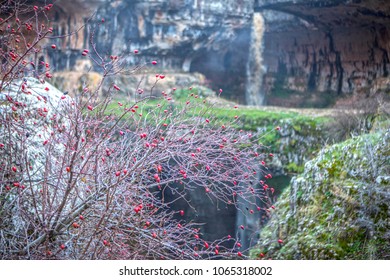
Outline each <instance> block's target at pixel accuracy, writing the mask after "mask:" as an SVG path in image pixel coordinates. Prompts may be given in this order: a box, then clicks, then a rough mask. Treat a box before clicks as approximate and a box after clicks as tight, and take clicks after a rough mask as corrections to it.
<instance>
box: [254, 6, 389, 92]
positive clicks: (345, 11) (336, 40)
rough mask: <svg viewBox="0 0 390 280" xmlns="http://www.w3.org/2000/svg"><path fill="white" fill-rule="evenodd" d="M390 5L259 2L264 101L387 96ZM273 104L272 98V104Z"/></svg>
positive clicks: (257, 7) (257, 9)
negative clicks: (300, 95)
mask: <svg viewBox="0 0 390 280" xmlns="http://www.w3.org/2000/svg"><path fill="white" fill-rule="evenodd" d="M389 8H390V3H389V2H387V1H379V0H377V1H376V0H374V1H343V0H333V1H318V0H316V1H304V0H300V1H283V0H279V1H272V0H259V1H257V3H256V11H261V12H262V13H263V14H264V17H265V19H266V22H267V27H268V29H267V31H266V34H265V36H264V44H265V47H264V50H265V53H264V61H265V64H266V67H267V74H266V75H265V82H264V83H265V84H266V90H268V95H269V96H272V95H275V94H276V95H278V94H280V92H281V91H286V90H287V91H289V93H290V94H291V93H294V91H295V92H307V91H312V92H323V93H326V92H327V93H329V92H334V93H337V94H341V93H355V94H358V93H369V92H370V90H372V91H373V93H374V92H376V91H378V90H387V86H383V80H387V78H388V75H389V66H390V60H389V51H390V12H389V11H390V9H389ZM271 99H272V98H271Z"/></svg>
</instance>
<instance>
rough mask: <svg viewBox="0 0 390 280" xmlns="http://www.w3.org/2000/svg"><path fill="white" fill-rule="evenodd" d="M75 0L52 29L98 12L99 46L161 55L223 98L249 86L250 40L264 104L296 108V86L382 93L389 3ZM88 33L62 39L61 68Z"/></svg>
mask: <svg viewBox="0 0 390 280" xmlns="http://www.w3.org/2000/svg"><path fill="white" fill-rule="evenodd" d="M72 3H73V4H72V5H71V4H70V3H69V2H68V1H64V0H61V1H58V5H57V10H56V13H55V19H54V20H55V22H56V23H57V24H56V25H57V29H56V31H57V32H58V33H59V34H66V33H68V32H71V31H74V30H75V29H77V27H80V26H82V25H83V24H85V23H86V21H87V18H88V16H89V15H90V14H91V13H92V12H93V11H96V10H97V13H96V21H99V20H101V19H104V23H102V24H101V25H100V27H99V28H98V29H97V30H96V34H95V42H96V46H97V49H98V50H99V51H100V52H101V53H103V54H114V55H120V54H123V53H131V52H132V51H133V50H134V49H139V50H141V52H140V54H139V55H138V56H134V55H130V56H129V59H128V62H129V63H131V64H136V63H140V62H141V61H151V60H155V59H158V60H159V62H160V64H159V66H160V67H161V69H164V70H166V69H173V70H175V71H184V72H201V73H203V74H205V75H206V77H207V78H208V79H209V80H210V81H211V82H212V85H213V86H214V88H215V89H218V88H224V89H225V91H224V95H225V96H226V97H230V98H232V99H234V100H236V101H240V102H245V88H248V87H249V88H250V86H251V85H249V86H248V84H247V75H248V73H247V65H250V64H247V62H248V58H250V55H249V50H250V49H255V50H256V47H253V46H250V44H251V42H252V43H255V44H257V45H258V46H257V54H262V55H263V58H261V59H260V60H262V66H261V68H259V69H262V70H261V71H260V70H259V71H257V72H258V73H260V74H259V75H258V76H259V77H251V75H249V76H250V77H251V80H253V81H252V83H251V84H260V85H261V84H262V89H261V91H262V92H263V93H264V92H265V93H266V95H267V99H268V101H266V103H268V104H272V105H285V106H299V105H302V102H301V103H300V102H295V103H294V102H292V101H291V99H294V94H298V95H299V93H302V92H314V93H316V94H317V93H336V94H341V93H361V92H364V93H366V92H369V91H370V89H373V90H372V91H374V92H375V91H378V90H380V91H381V90H382V91H383V90H384V91H386V90H387V86H386V84H387V80H388V75H389V67H390V59H389V51H390V13H389V12H388V11H389V10H390V3H388V2H386V1H380V0H373V1H357V0H356V1H345V0H332V1H320V0H315V1H306V0H300V1H286V0H255V1H253V0H241V1H233V0H229V1H205V0H169V1H162V0H148V1H124V0H117V1H108V0H96V1H92V0H91V1H86V0H78V1H77V5H75V4H74V1H73V2H72ZM254 12H260V13H261V14H262V15H263V17H264V19H265V24H266V29H265V33H264V36H263V38H262V39H263V42H262V43H261V38H260V39H259V40H251V32H250V31H251V25H252V22H253V21H252V18H253V17H254V16H253V13H254ZM92 26H94V25H92ZM91 30H92V29H86V30H85V31H82V32H78V33H77V35H76V36H72V37H69V39H68V40H65V42H62V44H61V50H60V51H59V52H57V53H56V54H55V55H54V56H53V55H52V58H51V59H52V60H53V62H56V65H57V67H58V68H59V70H65V69H66V70H70V69H75V68H77V67H78V66H79V65H80V62H79V60H82V59H83V58H81V57H80V51H81V50H82V49H83V48H85V47H88V46H89V41H88V38H89V36H90V35H91ZM262 32H263V31H262ZM252 37H253V35H252ZM259 50H260V51H259ZM254 53H255V54H256V51H255V52H254ZM252 64H253V62H252ZM256 67H257V66H256ZM257 72H256V73H257ZM262 74H264V76H263V77H262ZM263 79H264V82H263V83H262V82H261V81H262V80H263ZM280 95H281V96H280ZM317 96H321V94H317ZM279 97H282V98H279ZM286 97H287V98H286ZM301 98H303V99H305V98H306V99H307V97H301ZM330 98H334V96H331V97H330ZM246 99H248V98H246ZM289 99H290V100H289ZM306 103H307V102H306ZM306 105H307V104H306ZM309 105H310V104H309ZM321 105H326V104H320V106H321Z"/></svg>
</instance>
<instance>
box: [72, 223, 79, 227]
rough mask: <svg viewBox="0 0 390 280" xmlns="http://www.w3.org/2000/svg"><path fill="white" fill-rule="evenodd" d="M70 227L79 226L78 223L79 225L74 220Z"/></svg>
mask: <svg viewBox="0 0 390 280" xmlns="http://www.w3.org/2000/svg"><path fill="white" fill-rule="evenodd" d="M72 227H74V228H79V227H80V225H79V224H78V223H76V222H74V223H73V224H72Z"/></svg>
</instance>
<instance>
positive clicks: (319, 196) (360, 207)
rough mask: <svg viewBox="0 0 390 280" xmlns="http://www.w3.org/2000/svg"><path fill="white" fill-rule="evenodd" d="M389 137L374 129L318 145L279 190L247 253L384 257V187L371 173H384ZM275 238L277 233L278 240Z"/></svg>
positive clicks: (293, 256)
mask: <svg viewBox="0 0 390 280" xmlns="http://www.w3.org/2000/svg"><path fill="white" fill-rule="evenodd" d="M389 139H390V135H389V133H386V132H385V131H379V132H378V133H374V134H368V135H363V136H360V137H357V138H354V139H350V140H348V141H345V142H343V143H339V144H336V145H333V146H329V147H326V148H325V149H323V150H321V151H320V153H319V154H318V156H317V157H316V158H315V159H313V160H312V161H310V162H308V163H307V164H306V166H305V170H304V172H303V173H302V175H300V176H298V177H297V178H295V179H293V181H292V183H291V184H290V187H288V188H287V189H286V190H285V191H284V192H283V193H282V194H281V195H280V198H279V201H278V202H277V203H276V210H275V213H274V215H273V216H272V218H271V220H270V221H269V223H268V225H267V226H265V227H264V228H263V229H262V231H261V233H260V241H259V245H258V247H257V248H256V249H254V250H253V252H252V254H251V256H252V257H253V258H258V254H259V253H261V252H262V253H264V252H267V254H266V257H267V258H268V257H270V258H273V259H375V258H378V259H381V258H388V253H385V252H386V251H387V252H388V251H389V250H390V244H389V242H388V237H387V235H388V234H389V232H390V226H389V224H388V222H387V221H388V211H389V200H388V196H386V195H385V194H386V193H389V192H390V187H389V185H388V184H386V183H385V180H382V181H379V180H377V178H378V177H381V176H382V177H386V176H388V172H389V166H388V164H387V165H386V163H388V162H390V156H389V150H390V144H389V142H390V141H389ZM292 166H293V165H292ZM386 178H387V177H386ZM291 207H292V208H291ZM278 239H283V241H284V243H283V245H282V246H278V244H277V240H278Z"/></svg>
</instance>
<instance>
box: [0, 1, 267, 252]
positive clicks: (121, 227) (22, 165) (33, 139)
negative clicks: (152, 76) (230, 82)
mask: <svg viewBox="0 0 390 280" xmlns="http://www.w3.org/2000/svg"><path fill="white" fill-rule="evenodd" d="M7 8H8V10H7V11H6V15H7V18H5V19H2V20H1V22H0V24H1V25H0V26H1V29H2V35H1V36H2V40H1V56H2V64H1V67H2V74H1V84H0V91H1V93H0V97H1V105H0V113H1V114H0V258H2V259H198V258H210V259H211V258H237V257H239V258H242V257H244V256H243V254H242V253H241V252H240V246H239V244H240V243H239V242H238V241H235V240H234V237H232V236H228V235H227V236H226V237H224V238H221V239H219V240H211V241H210V240H204V239H203V238H202V232H201V231H200V230H199V225H198V224H196V223H194V222H192V221H191V220H186V219H185V217H184V216H185V215H184V214H185V213H184V211H183V210H181V211H179V212H177V211H174V210H172V203H174V202H172V201H168V200H166V199H165V197H164V192H165V191H167V190H172V191H173V192H175V193H176V194H177V195H178V199H183V200H185V201H187V203H189V204H190V203H191V201H189V200H188V198H187V194H188V193H190V192H193V191H195V190H197V191H198V190H199V189H200V190H202V191H203V192H204V193H205V194H206V195H207V196H209V197H210V199H211V200H212V201H215V202H216V203H226V204H230V205H234V206H236V207H237V208H238V209H242V208H243V207H241V206H243V205H245V206H246V207H247V206H248V205H249V206H253V207H252V208H253V209H259V205H260V203H267V190H266V188H261V189H260V188H258V187H256V184H257V182H258V178H259V175H260V173H262V172H265V171H266V170H261V169H260V166H262V165H261V164H260V163H261V162H262V161H263V154H262V151H263V147H261V145H260V144H259V138H258V135H256V134H254V133H252V134H251V133H248V132H245V131H241V130H239V129H238V128H237V127H239V117H235V118H232V119H224V120H221V119H218V118H217V117H215V116H214V115H213V104H212V103H210V102H208V101H207V100H200V99H199V98H198V97H197V96H196V95H194V94H189V95H188V98H187V100H186V101H185V102H174V99H175V98H174V95H173V90H172V91H169V90H168V89H167V91H166V93H165V92H164V93H163V94H162V95H161V94H158V93H156V92H153V88H152V89H151V90H150V92H149V91H148V93H146V91H144V90H138V91H137V93H135V95H136V96H137V97H136V98H134V95H129V96H132V97H131V98H128V100H127V101H126V102H124V101H123V102H114V101H113V99H114V97H115V94H117V92H118V91H121V89H120V88H119V87H118V86H117V85H115V84H112V86H111V87H110V88H109V90H108V91H107V92H104V93H103V95H101V94H99V92H101V90H102V88H103V87H102V85H103V83H104V82H105V80H106V78H107V77H109V76H115V75H119V74H122V73H129V72H130V71H129V69H127V66H126V64H125V63H124V61H125V60H126V57H124V56H123V57H122V56H119V55H118V56H117V55H110V54H107V55H101V54H99V53H98V52H97V51H96V48H95V45H94V43H93V37H91V41H90V43H91V45H90V49H89V50H88V49H85V50H83V51H80V56H81V57H84V58H85V57H87V58H89V59H90V60H91V61H93V62H94V63H95V64H96V67H100V69H101V72H102V73H103V78H102V80H101V81H100V83H99V85H98V86H97V88H95V89H90V88H88V87H87V85H84V87H83V88H82V89H81V91H80V92H78V93H76V94H74V95H73V97H70V96H69V95H67V94H62V93H59V92H58V91H56V89H55V88H54V87H52V86H51V85H50V84H49V83H48V82H47V80H49V79H50V78H51V76H52V73H51V72H49V70H48V69H49V68H50V66H48V65H46V63H45V62H43V64H42V66H43V67H41V68H40V69H41V70H42V71H43V72H38V68H36V67H35V63H34V62H33V61H32V59H33V57H35V54H36V53H37V52H39V51H40V50H41V49H42V48H44V46H47V49H49V50H50V51H53V50H54V49H56V48H57V45H58V44H57V45H55V44H53V43H52V42H50V40H49V39H50V38H49V37H48V35H49V34H50V33H51V31H52V29H51V28H50V27H44V24H43V23H42V22H43V21H42V19H45V18H47V13H49V12H50V9H51V8H52V7H51V6H49V5H48V6H44V7H32V8H30V9H28V7H24V6H23V9H25V16H24V17H23V19H22V17H20V18H19V17H18V16H19V15H18V14H19V13H20V11H24V10H23V9H22V7H21V6H18V5H17V4H15V6H9V5H8V6H7ZM2 11H4V7H2ZM37 22H39V23H37ZM22 29H23V30H22ZM29 32H31V35H29V36H30V37H27V35H26V34H29ZM92 34H93V32H92ZM17 39H18V41H17ZM57 40H58V38H57ZM21 45H23V47H22V46H21ZM137 53H138V50H137V51H136V52H134V53H133V54H132V55H136V54H137ZM155 64H157V61H152V62H148V63H145V65H148V67H155V66H153V65H155ZM48 73H49V75H48ZM53 75H55V73H54V74H53ZM32 77H35V78H32ZM161 79H163V78H161V75H160V76H159V77H157V78H156V83H157V82H159V81H160V80H161ZM45 92H46V94H45ZM262 168H264V167H262ZM267 173H268V172H267ZM267 173H265V174H267ZM267 176H268V175H267ZM269 176H271V175H269ZM178 186H180V187H178ZM192 206H193V207H196V205H192ZM252 211H253V210H252ZM178 214H179V215H178ZM178 217H180V218H178ZM243 230H245V229H244V228H243ZM229 240H233V242H235V246H233V247H229V246H227V244H228V243H227V241H229Z"/></svg>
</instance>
